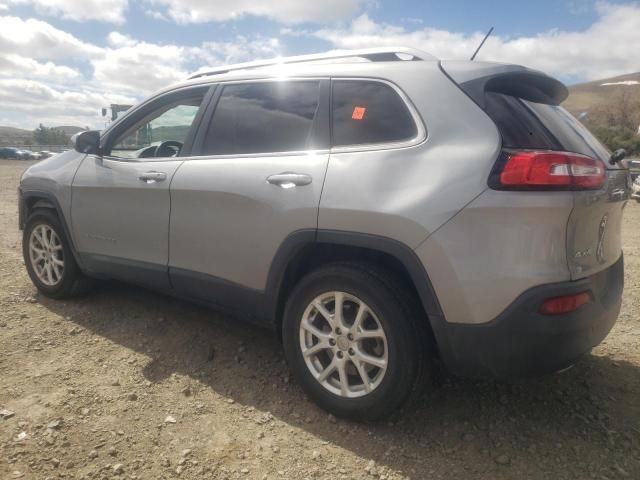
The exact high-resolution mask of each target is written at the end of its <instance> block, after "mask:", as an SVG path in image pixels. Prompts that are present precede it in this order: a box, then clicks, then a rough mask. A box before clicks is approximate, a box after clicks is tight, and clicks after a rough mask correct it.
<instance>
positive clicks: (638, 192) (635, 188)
mask: <svg viewBox="0 0 640 480" xmlns="http://www.w3.org/2000/svg"><path fill="white" fill-rule="evenodd" d="M631 198H634V199H635V200H637V201H638V202H640V177H636V179H635V180H634V181H633V185H632V186H631Z"/></svg>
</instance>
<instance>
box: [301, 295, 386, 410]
mask: <svg viewBox="0 0 640 480" xmlns="http://www.w3.org/2000/svg"><path fill="white" fill-rule="evenodd" d="M300 348H301V352H302V355H303V357H304V361H305V364H306V366H307V368H308V369H309V371H310V372H311V374H312V375H313V377H314V378H315V379H316V380H317V381H318V382H319V383H320V384H321V385H322V386H323V387H324V388H326V389H327V390H329V391H330V392H331V393H334V394H335V395H338V396H341V397H348V398H354V397H361V396H363V395H367V394H369V393H371V392H372V391H373V390H374V389H375V388H377V387H378V386H379V385H380V383H381V382H382V379H383V378H384V376H385V373H386V371H387V364H388V350H387V337H386V335H385V332H384V330H383V328H382V324H381V323H380V321H379V319H378V317H377V316H376V314H375V312H374V311H373V310H372V309H371V308H370V307H369V306H368V305H367V304H366V303H365V302H363V301H362V300H360V299H359V298H358V297H356V296H354V295H351V294H348V293H345V292H328V293H324V294H322V295H319V296H318V297H316V298H315V299H314V300H313V301H312V302H311V303H310V304H309V305H308V306H307V308H306V309H305V312H304V314H303V317H302V319H301V322H300Z"/></svg>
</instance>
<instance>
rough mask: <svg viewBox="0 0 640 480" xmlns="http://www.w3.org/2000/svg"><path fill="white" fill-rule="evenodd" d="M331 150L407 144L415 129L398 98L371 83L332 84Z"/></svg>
mask: <svg viewBox="0 0 640 480" xmlns="http://www.w3.org/2000/svg"><path fill="white" fill-rule="evenodd" d="M332 88H333V119H332V135H333V145H334V146H344V145H362V144H367V143H369V144H377V143H389V142H401V141H406V140H411V139H413V138H415V136H416V135H417V132H418V131H417V127H416V124H415V122H414V120H413V117H412V116H411V113H410V112H409V109H408V108H407V105H406V104H405V102H404V101H403V100H402V98H401V97H400V95H398V93H397V92H396V91H395V90H394V89H393V88H392V87H390V86H389V85H387V84H385V83H381V82H376V81H371V80H334V81H333V87H332Z"/></svg>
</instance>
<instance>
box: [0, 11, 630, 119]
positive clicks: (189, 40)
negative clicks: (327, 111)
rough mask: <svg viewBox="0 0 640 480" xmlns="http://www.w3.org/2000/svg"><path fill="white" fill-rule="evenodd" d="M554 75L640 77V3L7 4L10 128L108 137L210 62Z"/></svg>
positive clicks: (0, 83)
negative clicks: (502, 65) (486, 65)
mask: <svg viewBox="0 0 640 480" xmlns="http://www.w3.org/2000/svg"><path fill="white" fill-rule="evenodd" d="M491 26H494V27H495V31H494V34H493V35H492V36H491V37H490V38H489V40H488V41H487V43H486V44H485V46H484V47H483V49H482V51H481V52H480V54H479V56H478V60H487V61H498V62H509V63H517V64H522V65H526V66H528V67H532V68H537V69H540V70H543V71H545V72H547V73H549V74H551V75H554V76H556V77H558V78H560V79H561V80H563V81H564V82H566V83H569V84H571V83H579V82H583V81H589V80H595V79H600V78H606V77H610V76H614V75H619V74H624V73H631V72H637V71H640V1H621V0H620V1H615V0H606V1H604V0H528V1H521V0H511V1H506V0H493V1H483V0H475V1H470V0H466V1H463V0H441V1H433V0H307V1H304V0H0V125H8V126H15V127H20V128H27V129H33V128H35V127H36V126H37V125H38V124H39V123H44V124H45V125H48V126H56V125H77V126H89V127H91V128H101V127H103V126H104V120H103V119H102V118H101V117H100V110H101V108H102V107H107V106H109V105H110V104H111V103H126V104H129V103H135V102H137V101H140V100H142V99H144V98H145V97H146V96H148V95H149V94H150V93H152V92H153V91H155V90H158V89H160V88H163V87H165V86H167V85H169V84H171V83H174V82H177V81H180V80H182V79H184V78H186V77H187V76H188V74H189V73H190V72H193V71H196V70H198V69H201V68H203V67H205V66H215V65H223V64H226V63H236V62H243V61H250V60H257V59H263V58H272V57H277V56H286V55H297V54H305V53H317V52H323V51H327V50H333V49H344V48H366V47H374V46H384V45H394V46H399V45H402V46H409V47H414V48H419V49H422V50H425V51H427V52H429V53H431V54H433V55H435V56H436V57H438V58H441V59H468V58H469V57H470V56H471V54H472V53H473V51H474V50H475V48H476V46H477V45H478V44H479V43H480V41H481V39H482V37H483V35H484V34H485V32H486V31H487V30H488V29H489V27H491Z"/></svg>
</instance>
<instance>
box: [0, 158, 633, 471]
mask: <svg viewBox="0 0 640 480" xmlns="http://www.w3.org/2000/svg"><path fill="white" fill-rule="evenodd" d="M25 167H26V164H25V163H21V162H15V161H0V478H2V479H15V478H23V479H58V478H65V479H112V478H114V479H152V480H156V479H171V478H182V479H200V478H205V479H206V478H212V479H263V478H264V479H267V478H268V479H280V478H281V479H306V478H308V479H339V478H343V479H358V478H379V479H405V478H412V479H447V480H449V479H458V478H459V479H485V480H489V479H491V480H494V479H497V480H501V479H524V478H528V479H529V478H530V479H550V480H559V479H589V478H595V479H602V480H605V479H610V480H613V479H618V478H628V479H637V478H640V320H639V318H638V317H639V315H638V312H639V308H640V268H639V267H640V205H637V204H636V203H635V202H630V203H629V205H628V206H627V209H626V213H625V222H624V244H625V254H626V290H625V297H624V305H623V310H622V314H621V316H620V319H619V321H618V324H617V325H616V327H615V328H614V330H613V332H612V333H611V335H610V336H609V337H608V338H607V340H606V341H605V342H604V343H603V344H602V345H601V346H599V347H598V348H596V349H595V350H594V351H593V354H592V355H591V356H589V357H588V358H586V359H584V360H583V361H582V362H580V363H579V364H578V365H576V366H575V367H574V368H573V369H571V370H569V371H567V372H565V373H562V374H558V375H554V376H548V377H544V378H539V379H534V380H526V381H521V382H518V383H514V384H500V383H492V382H471V381H465V380H458V379H454V378H445V379H444V380H443V381H442V382H441V384H439V385H434V386H433V387H432V388H431V389H430V390H429V391H428V393H426V394H425V396H424V398H423V400H422V402H421V406H420V407H416V408H414V409H412V410H410V411H407V412H404V413H402V414H401V415H399V416H398V417H397V418H395V419H393V421H389V422H384V423H380V424H369V425H364V424H356V423H351V422H346V421H342V420H336V419H335V418H333V417H332V416H330V415H327V414H326V413H325V412H323V411H321V410H320V409H318V408H317V407H316V406H315V405H314V404H313V403H311V402H310V401H309V400H308V399H306V398H305V396H304V395H303V394H302V392H301V391H300V389H299V387H298V386H297V385H295V384H294V383H292V381H291V380H290V377H289V374H288V371H287V368H286V366H285V363H284V361H283V356H282V352H281V349H280V347H279V344H278V342H277V341H276V340H275V339H274V338H273V336H272V335H271V334H269V332H266V331H263V330H260V329H257V328H255V327H253V326H249V325H246V324H242V323H240V322H238V321H237V320H235V319H233V318H228V317H226V316H224V315H222V314H219V313H216V312H213V311H209V310H205V309H202V308H200V307H196V306H193V305H191V304H188V303H185V302H182V301H178V300H175V299H171V298H165V297H162V296H160V295H156V294H153V293H149V292H147V291H144V290H140V289H138V288H134V287H130V286H126V285H119V284H113V285H103V286H101V288H99V289H97V290H96V291H95V292H94V293H92V294H90V295H88V296H85V297H83V298H80V299H77V300H73V301H65V302H59V301H52V300H48V299H47V298H44V297H42V296H40V295H38V294H37V293H36V290H35V288H34V287H33V286H32V284H31V282H30V281H29V279H28V277H27V274H26V272H25V269H24V266H23V262H22V255H21V249H20V232H19V231H18V229H17V206H16V187H17V184H18V180H19V177H20V174H21V172H22V170H23V169H24V168H25Z"/></svg>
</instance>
